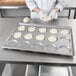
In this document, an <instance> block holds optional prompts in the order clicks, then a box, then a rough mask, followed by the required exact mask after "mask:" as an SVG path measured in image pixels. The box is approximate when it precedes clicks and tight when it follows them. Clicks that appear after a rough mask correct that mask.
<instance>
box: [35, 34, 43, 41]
mask: <svg viewBox="0 0 76 76" xmlns="http://www.w3.org/2000/svg"><path fill="white" fill-rule="evenodd" d="M36 40H39V41H42V40H44V35H37V36H36Z"/></svg>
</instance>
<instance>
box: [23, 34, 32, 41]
mask: <svg viewBox="0 0 76 76" xmlns="http://www.w3.org/2000/svg"><path fill="white" fill-rule="evenodd" d="M32 37H33V36H32V34H30V33H28V34H26V35H24V38H25V39H27V40H29V39H32Z"/></svg>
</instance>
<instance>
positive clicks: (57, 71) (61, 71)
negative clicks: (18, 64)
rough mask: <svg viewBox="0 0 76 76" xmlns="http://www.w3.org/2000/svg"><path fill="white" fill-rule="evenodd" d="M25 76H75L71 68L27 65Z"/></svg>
mask: <svg viewBox="0 0 76 76" xmlns="http://www.w3.org/2000/svg"><path fill="white" fill-rule="evenodd" d="M25 76H73V75H72V70H71V67H67V66H66V67H65V66H47V65H46V66H45V65H39V66H38V65H27V67H26V71H25Z"/></svg>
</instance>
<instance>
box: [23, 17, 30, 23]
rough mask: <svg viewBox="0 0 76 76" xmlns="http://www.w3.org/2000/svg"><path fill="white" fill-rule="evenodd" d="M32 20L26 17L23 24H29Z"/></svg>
mask: <svg viewBox="0 0 76 76" xmlns="http://www.w3.org/2000/svg"><path fill="white" fill-rule="evenodd" d="M30 20H31V19H30V18H29V17H25V18H24V19H23V22H24V23H28V22H30Z"/></svg>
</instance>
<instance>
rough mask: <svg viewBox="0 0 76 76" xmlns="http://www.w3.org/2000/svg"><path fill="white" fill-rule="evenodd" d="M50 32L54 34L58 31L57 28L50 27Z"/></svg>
mask: <svg viewBox="0 0 76 76" xmlns="http://www.w3.org/2000/svg"><path fill="white" fill-rule="evenodd" d="M50 33H51V34H56V33H58V31H57V29H50Z"/></svg>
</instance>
